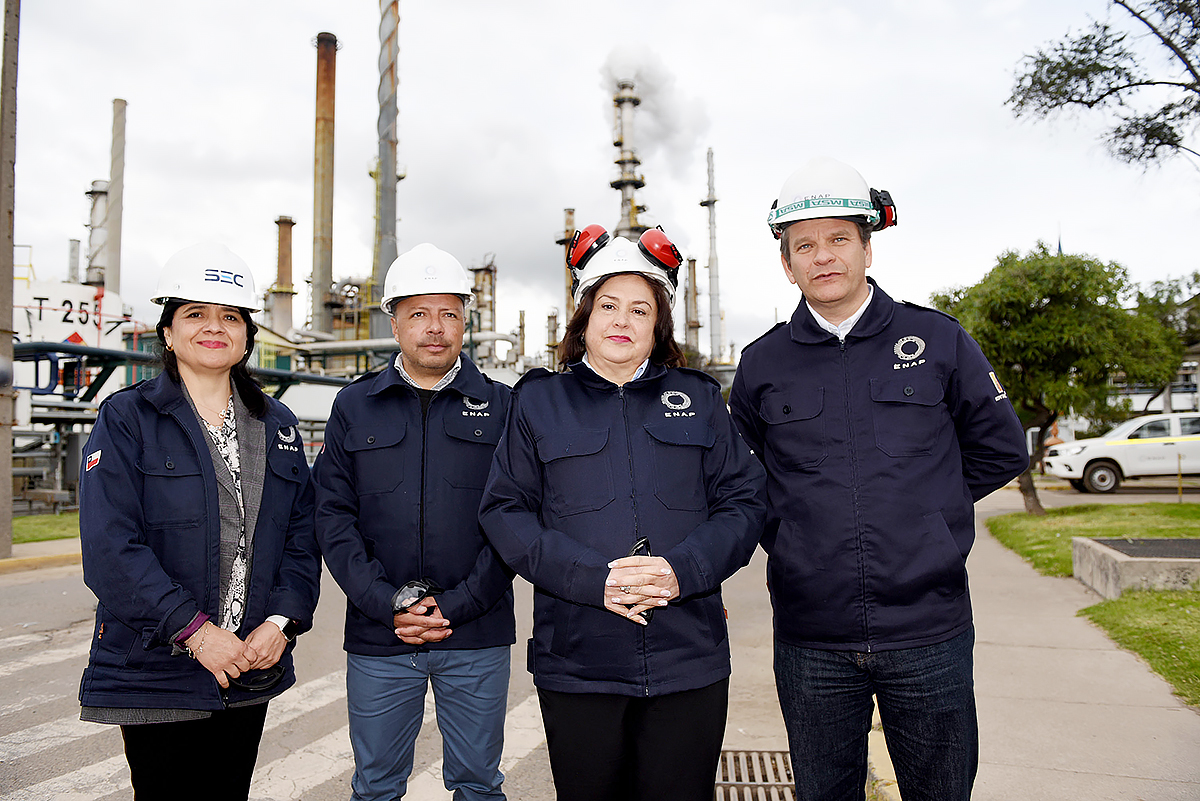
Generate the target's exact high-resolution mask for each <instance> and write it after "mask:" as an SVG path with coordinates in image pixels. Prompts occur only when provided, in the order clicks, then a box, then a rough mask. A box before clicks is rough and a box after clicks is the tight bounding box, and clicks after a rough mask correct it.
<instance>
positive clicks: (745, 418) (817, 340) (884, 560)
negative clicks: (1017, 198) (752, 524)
mask: <svg viewBox="0 0 1200 801" xmlns="http://www.w3.org/2000/svg"><path fill="white" fill-rule="evenodd" d="M895 222H896V209H895V205H894V204H893V202H892V199H891V196H890V195H889V194H888V193H887V192H880V191H877V190H874V189H870V188H869V187H868V185H867V183H866V181H864V180H863V178H862V176H861V175H860V174H859V173H858V172H857V171H856V170H854V169H853V168H852V167H849V166H848V165H846V164H842V163H841V162H838V161H834V160H832V159H815V160H813V161H810V162H809V163H808V164H806V165H805V166H804V167H801V168H800V169H799V170H797V171H796V172H795V173H794V174H793V175H792V176H791V177H790V178H788V180H787V182H786V183H785V184H784V186H783V189H782V191H781V193H780V196H779V199H778V200H777V201H776V203H775V205H774V206H772V209H771V212H770V215H769V217H768V223H769V225H770V227H771V231H772V232H773V234H774V235H775V237H776V238H777V239H779V240H780V253H781V260H782V262H783V270H784V273H785V275H786V276H787V278H788V280H789V281H790V282H792V283H793V284H796V285H797V286H798V287H799V288H800V291H801V293H802V295H803V297H802V298H801V300H800V303H799V305H798V306H797V307H796V310H795V312H794V313H793V314H792V317H791V319H790V320H789V321H788V322H784V323H780V324H779V325H777V326H775V327H774V328H772V329H771V330H770V331H768V332H767V333H766V334H764V335H763V336H762V337H760V338H759V339H758V340H757V341H755V342H753V343H751V344H750V345H749V346H748V347H747V348H746V349H745V351H744V352H743V354H742V360H741V363H740V365H739V366H738V370H737V375H736V377H735V379H734V384H733V390H732V393H731V395H730V407H731V410H732V412H733V417H734V420H735V421H736V423H737V425H738V428H739V429H740V430H741V432H742V436H743V437H744V438H745V439H746V441H747V443H748V444H749V445H750V447H751V448H752V449H753V450H754V452H755V454H756V455H757V456H758V458H759V459H760V460H762V462H763V465H764V466H765V467H766V470H767V490H766V493H767V526H766V532H765V534H764V536H763V540H762V542H763V547H764V549H765V550H766V551H767V553H768V554H769V561H768V569H767V571H768V585H769V587H770V591H771V601H772V606H773V607H774V613H775V614H774V620H775V678H776V686H777V689H778V693H779V700H780V706H781V707H782V710H783V715H784V721H785V723H786V726H787V731H788V741H789V745H790V748H791V754H792V768H793V774H794V777H795V781H796V798H797V799H798V800H799V801H818V800H819V801H840V799H862V798H863V797H864V788H865V784H866V778H867V760H866V757H867V733H868V732H869V731H870V729H871V717H872V712H873V709H874V705H873V700H872V697H874V698H875V699H877V700H878V702H879V713H880V718H881V720H882V722H883V728H884V733H885V735H886V737H887V743H888V751H889V754H890V755H891V758H892V763H893V765H894V767H895V768H896V777H897V780H898V783H899V788H900V792H901V794H902V795H903V796H904V798H905V801H913V800H914V799H930V801H935V800H936V801H967V799H969V798H970V795H971V787H972V784H973V782H974V779H975V773H976V768H977V765H978V758H979V757H978V752H979V745H978V743H979V735H978V726H977V722H976V714H975V697H974V680H973V673H972V670H973V668H972V665H973V661H972V660H973V656H972V650H973V646H974V628H973V625H972V619H971V603H970V596H969V594H968V591H967V573H966V559H967V553H968V552H969V551H970V548H971V544H972V542H973V539H974V534H975V523H974V502H975V501H978V500H979V499H980V498H983V497H984V496H985V495H987V494H989V493H991V492H992V491H994V490H996V489H998V488H999V487H1001V486H1003V485H1004V484H1006V483H1008V482H1009V481H1010V480H1011V479H1012V478H1014V477H1015V476H1017V475H1018V474H1019V473H1021V471H1022V470H1024V469H1025V468H1026V467H1027V466H1028V463H1029V456H1028V453H1027V451H1026V448H1025V438H1024V434H1023V431H1022V427H1021V424H1020V422H1019V421H1018V419H1017V416H1016V413H1015V412H1014V411H1013V408H1012V404H1011V403H1010V402H1009V401H1008V396H1007V395H1006V394H1005V392H1004V389H1003V388H1002V387H1001V386H1000V384H999V382H998V381H997V380H996V376H995V372H994V371H993V370H992V368H991V366H990V365H989V364H988V362H987V359H986V358H985V357H984V355H983V353H982V352H981V351H980V349H979V346H978V345H977V344H976V343H975V341H974V340H972V339H971V337H970V336H969V335H968V334H967V333H966V331H964V330H963V328H962V326H960V325H959V324H958V322H957V321H956V320H954V319H953V318H952V317H950V316H948V315H945V314H942V313H941V312H938V311H935V310H933V309H927V308H923V307H921V306H917V305H914V304H910V303H906V302H905V303H901V302H896V301H893V300H892V299H891V298H890V297H888V295H886V294H885V293H884V292H883V290H882V289H880V287H879V286H878V285H876V284H875V282H874V281H873V280H871V279H869V278H867V274H866V271H867V268H868V267H870V266H871V262H872V250H871V233H872V232H873V231H878V230H882V229H885V228H888V227H890V226H892V225H894V224H895Z"/></svg>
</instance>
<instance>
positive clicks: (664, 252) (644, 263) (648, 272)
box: [567, 225, 683, 306]
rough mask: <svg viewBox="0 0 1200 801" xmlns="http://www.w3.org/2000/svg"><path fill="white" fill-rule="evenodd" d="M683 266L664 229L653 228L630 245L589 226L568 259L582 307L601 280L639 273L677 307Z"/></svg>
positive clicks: (573, 289)
mask: <svg viewBox="0 0 1200 801" xmlns="http://www.w3.org/2000/svg"><path fill="white" fill-rule="evenodd" d="M682 262H683V257H682V256H680V255H679V249H678V248H676V247H675V245H674V244H672V243H671V240H669V239H667V235H666V234H665V233H664V232H663V230H662V228H651V229H650V230H648V231H646V232H645V233H643V234H642V236H641V238H640V239H638V241H637V242H630V241H629V240H628V239H626V238H625V237H623V236H618V237H616V238H615V239H612V240H610V239H609V236H608V232H607V231H605V230H604V228H603V227H601V226H599V225H589V226H588V227H587V228H584V229H583V230H582V231H577V232H576V233H575V238H574V239H573V240H571V249H570V251H569V252H568V255H567V263H568V264H569V265H570V267H571V276H572V278H573V279H574V281H573V286H572V287H571V294H572V295H573V296H574V298H575V305H576V306H578V305H579V303H580V300H581V299H582V298H583V294H584V293H585V292H587V291H588V289H589V288H591V287H592V286H593V285H594V284H595V283H596V282H597V281H599V280H600V279H601V278H604V277H605V276H609V275H618V274H620V273H637V274H638V275H641V276H644V277H646V278H649V279H651V280H652V281H657V282H658V283H660V284H662V286H663V288H664V289H666V290H667V300H668V302H669V303H670V305H672V306H674V305H675V287H676V286H677V285H678V284H679V265H680V264H681V263H682Z"/></svg>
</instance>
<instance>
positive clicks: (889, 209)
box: [871, 189, 897, 231]
mask: <svg viewBox="0 0 1200 801" xmlns="http://www.w3.org/2000/svg"><path fill="white" fill-rule="evenodd" d="M871 205H872V206H874V207H875V210H876V211H878V212H879V222H877V223H875V227H874V228H872V229H871V230H873V231H882V230H883V229H884V228H891V227H892V226H893V225H895V224H896V222H897V219H896V204H895V202H894V201H893V200H892V193H891V192H889V191H887V190H886V189H872V190H871Z"/></svg>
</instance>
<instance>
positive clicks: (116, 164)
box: [104, 97, 126, 295]
mask: <svg viewBox="0 0 1200 801" xmlns="http://www.w3.org/2000/svg"><path fill="white" fill-rule="evenodd" d="M125 105H126V104H125V101H124V100H122V99H121V98H119V97H118V98H117V99H115V100H113V127H112V167H111V168H110V170H109V175H108V206H107V208H106V210H105V215H104V233H105V243H104V249H105V251H106V252H107V258H106V259H105V265H104V288H105V289H106V290H108V291H109V292H114V293H116V294H117V295H120V294H121V214H122V207H123V206H124V202H125Z"/></svg>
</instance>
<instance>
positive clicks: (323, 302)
mask: <svg viewBox="0 0 1200 801" xmlns="http://www.w3.org/2000/svg"><path fill="white" fill-rule="evenodd" d="M316 45H317V126H316V145H315V147H314V156H313V269H312V330H313V331H322V332H324V333H326V334H328V333H331V332H332V331H333V313H332V309H331V307H330V305H329V303H330V291H331V287H332V286H333V105H334V104H333V101H334V92H333V90H334V75H335V70H336V60H337V50H338V40H337V37H336V36H334V35H333V34H332V33H326V32H322V33H318V34H317V41H316Z"/></svg>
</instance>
